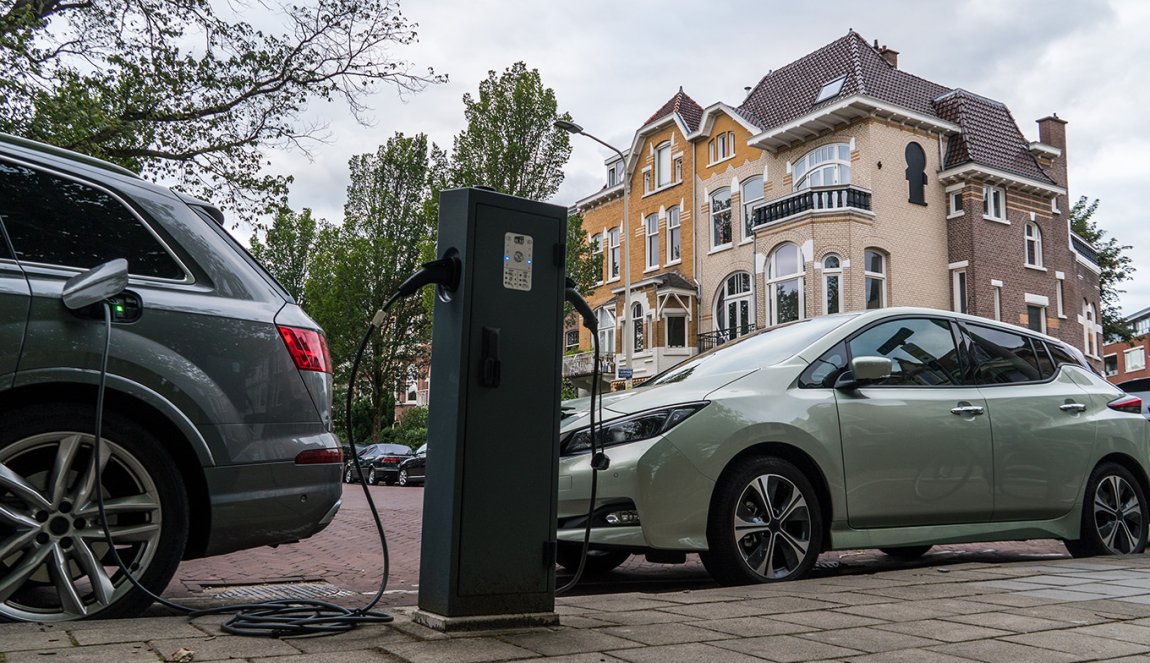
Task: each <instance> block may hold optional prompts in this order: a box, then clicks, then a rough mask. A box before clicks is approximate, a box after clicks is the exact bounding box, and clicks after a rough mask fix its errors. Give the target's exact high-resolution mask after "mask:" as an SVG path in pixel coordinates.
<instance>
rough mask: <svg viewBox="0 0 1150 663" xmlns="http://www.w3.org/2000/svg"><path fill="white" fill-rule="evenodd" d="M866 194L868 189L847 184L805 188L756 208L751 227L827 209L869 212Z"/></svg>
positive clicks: (867, 194) (868, 200)
mask: <svg viewBox="0 0 1150 663" xmlns="http://www.w3.org/2000/svg"><path fill="white" fill-rule="evenodd" d="M870 197H871V193H870V191H867V190H866V189H862V188H859V187H856V186H849V185H848V186H836V187H825V188H819V189H806V190H804V191H799V192H798V193H795V194H792V195H790V196H787V197H786V198H780V199H778V200H772V201H771V202H769V203H766V204H764V205H763V206H762V207H759V208H758V209H756V210H755V214H754V227H756V228H757V227H759V226H765V225H767V224H769V223H775V222H778V221H783V220H785V219H789V218H791V217H793V216H798V215H799V214H803V213H805V212H812V211H814V212H829V211H834V210H848V209H857V210H866V211H870Z"/></svg>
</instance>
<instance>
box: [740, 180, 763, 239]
mask: <svg viewBox="0 0 1150 663" xmlns="http://www.w3.org/2000/svg"><path fill="white" fill-rule="evenodd" d="M756 180H757V181H758V183H759V185H758V186H757V187H756V186H752V185H753V184H754V183H755V181H756ZM748 189H750V193H751V194H752V195H751V196H749V197H748V195H747V190H748ZM754 194H758V197H755V195H754ZM763 197H764V194H763V176H762V175H751V176H750V177H748V178H747V180H746V181H745V182H743V183H742V184H740V185H739V202H740V203H742V209H743V241H744V242H749V241H751V239H753V238H754V236H755V235H754V233H752V232H751V219H752V218H753V217H754V214H753V213H754V210H755V207H758V206H759V205H760V204H761V203H762V202H763Z"/></svg>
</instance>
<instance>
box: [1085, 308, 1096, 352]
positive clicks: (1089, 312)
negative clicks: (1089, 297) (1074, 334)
mask: <svg viewBox="0 0 1150 663" xmlns="http://www.w3.org/2000/svg"><path fill="white" fill-rule="evenodd" d="M1097 319H1098V317H1097V313H1096V312H1095V309H1094V304H1091V303H1090V302H1083V303H1082V334H1083V338H1082V349H1083V351H1085V352H1086V356H1088V357H1097V356H1098V332H1097V331H1096V330H1095V329H1094V327H1095V326H1096V324H1097V323H1096V322H1095V321H1096V320H1097Z"/></svg>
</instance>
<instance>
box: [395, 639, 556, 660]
mask: <svg viewBox="0 0 1150 663" xmlns="http://www.w3.org/2000/svg"><path fill="white" fill-rule="evenodd" d="M384 650H386V651H389V652H391V653H393V654H395V655H397V656H400V657H402V658H403V659H405V660H407V661H410V662H411V663H442V662H443V661H451V663H483V662H484V661H507V660H511V659H517V658H533V657H537V654H536V652H533V651H531V650H529V649H523V648H521V647H516V646H515V645H511V644H508V643H506V642H502V641H500V640H495V639H494V638H447V639H444V640H434V641H430V642H410V643H405V644H396V645H386V646H385V647H384Z"/></svg>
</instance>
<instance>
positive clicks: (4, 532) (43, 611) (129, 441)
mask: <svg viewBox="0 0 1150 663" xmlns="http://www.w3.org/2000/svg"><path fill="white" fill-rule="evenodd" d="M92 424H93V409H92V407H91V406H84V407H80V406H77V405H58V406H41V407H34V408H25V409H22V410H19V411H15V412H12V413H9V414H8V415H7V416H5V417H3V418H0V618H5V619H9V620H20V621H37V622H59V621H67V620H73V619H81V618H86V617H96V618H101V619H103V618H111V617H124V616H131V615H135V614H139V613H140V612H141V611H143V609H144V608H146V607H147V606H148V605H149V604H150V603H151V602H152V599H151V597H149V596H148V595H147V594H145V593H144V592H142V591H141V590H139V589H137V588H135V587H134V586H133V585H132V583H131V581H129V580H128V578H127V576H126V575H125V574H124V572H123V571H122V570H121V569H120V568H119V567H118V566H117V565H116V562H115V560H114V558H113V555H112V554H111V551H110V549H109V547H108V544H107V542H106V539H105V536H104V529H103V526H102V524H101V519H100V515H99V510H98V505H97V499H96V495H97V491H99V492H100V493H101V494H102V495H103V500H104V507H105V513H106V514H107V519H108V526H109V529H110V530H111V533H112V539H113V542H114V545H115V549H116V551H117V552H118V553H119V556H120V559H121V560H123V563H124V564H125V565H126V566H127V567H128V568H129V569H130V570H131V572H132V575H134V576H135V577H136V578H137V579H138V580H139V581H140V583H141V584H142V585H143V586H144V587H147V588H148V589H149V590H150V591H152V592H153V593H156V594H159V593H160V592H162V591H163V590H164V588H165V587H166V586H167V584H168V581H169V580H171V578H172V575H173V574H174V573H175V571H176V567H177V566H178V565H179V563H180V559H181V558H182V557H183V553H184V545H185V543H186V541H187V532H188V503H187V495H186V493H185V491H184V483H183V480H182V479H181V477H180V474H179V472H177V471H176V469H175V468H176V464H175V462H174V461H173V459H172V458H171V457H170V456H169V455H168V454H167V453H165V452H164V451H163V449H164V445H163V444H162V443H161V442H160V441H159V440H158V439H156V437H155V436H153V435H152V434H151V433H150V432H148V431H147V430H146V429H144V428H142V427H140V426H139V425H138V424H136V423H135V422H133V421H132V420H131V419H128V418H126V417H123V416H119V415H117V414H116V413H114V412H108V413H107V414H106V415H105V424H104V441H103V443H102V444H101V451H102V453H101V455H100V458H99V463H98V469H97V468H94V467H93V463H92V459H93V451H94V450H95V449H94V447H95V445H94V438H93V437H92V435H91V433H90V432H87V431H91V429H92Z"/></svg>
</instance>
